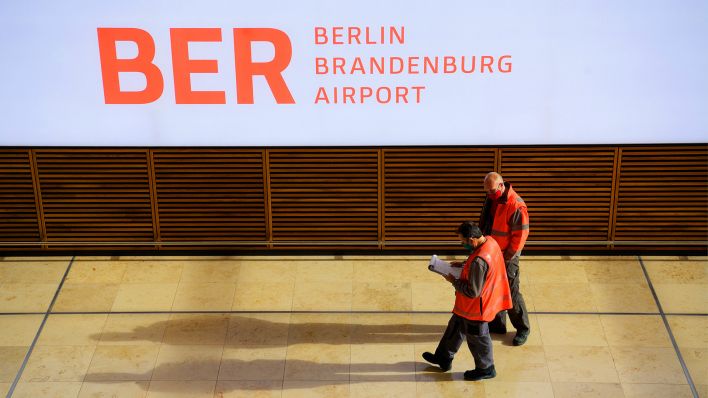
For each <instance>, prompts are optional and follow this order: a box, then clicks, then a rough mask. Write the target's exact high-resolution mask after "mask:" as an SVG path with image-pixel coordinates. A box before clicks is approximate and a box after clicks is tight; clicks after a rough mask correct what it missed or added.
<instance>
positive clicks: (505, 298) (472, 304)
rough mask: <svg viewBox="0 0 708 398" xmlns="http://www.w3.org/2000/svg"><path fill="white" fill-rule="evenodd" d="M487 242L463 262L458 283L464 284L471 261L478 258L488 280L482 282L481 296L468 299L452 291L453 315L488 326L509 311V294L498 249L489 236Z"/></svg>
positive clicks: (504, 270) (503, 265)
mask: <svg viewBox="0 0 708 398" xmlns="http://www.w3.org/2000/svg"><path fill="white" fill-rule="evenodd" d="M486 238H487V241H486V242H484V243H483V244H482V245H480V246H479V247H477V249H475V251H474V252H472V254H470V256H469V257H468V258H467V261H465V265H464V268H463V269H462V274H461V275H460V279H461V280H464V281H467V280H468V278H469V273H470V265H471V264H472V263H473V262H474V259H475V258H477V257H481V258H482V259H483V260H484V261H485V262H486V263H487V266H488V269H487V276H486V278H485V279H484V286H483V287H482V292H481V293H480V295H479V296H478V297H474V298H470V297H467V296H465V295H464V294H462V293H460V292H458V291H455V308H453V309H452V312H453V313H455V314H457V315H459V316H461V317H463V318H466V319H469V320H471V321H484V322H489V321H491V320H492V319H494V316H495V315H496V314H497V313H498V312H499V311H503V310H508V309H509V308H511V306H512V304H511V291H510V290H509V281H508V280H507V278H506V265H505V264H504V258H503V257H502V253H501V250H500V249H499V245H498V244H497V242H496V241H495V240H494V238H492V237H491V236H487V237H486Z"/></svg>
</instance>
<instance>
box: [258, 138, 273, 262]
mask: <svg viewBox="0 0 708 398" xmlns="http://www.w3.org/2000/svg"><path fill="white" fill-rule="evenodd" d="M261 160H262V164H263V199H264V200H263V206H265V217H266V239H267V240H268V249H272V248H273V216H272V214H271V212H272V209H273V207H272V206H271V200H270V198H271V195H270V151H269V150H268V149H264V150H263V151H262V155H261Z"/></svg>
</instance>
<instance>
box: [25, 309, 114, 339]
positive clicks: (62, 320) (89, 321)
mask: <svg viewBox="0 0 708 398" xmlns="http://www.w3.org/2000/svg"><path fill="white" fill-rule="evenodd" d="M106 318H108V315H105V314H104V315H83V314H82V315H50V316H49V317H48V318H47V322H46V323H45V324H44V328H43V329H42V334H41V335H40V336H39V340H38V341H37V344H38V345H94V344H97V343H98V340H99V338H100V336H101V331H102V330H103V326H104V325H105V323H106Z"/></svg>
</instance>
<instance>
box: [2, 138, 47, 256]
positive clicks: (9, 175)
mask: <svg viewBox="0 0 708 398" xmlns="http://www.w3.org/2000/svg"><path fill="white" fill-rule="evenodd" d="M0 220H1V221H0V242H39V241H41V237H40V232H39V222H38V220H37V204H36V203H35V195H34V187H33V184H32V169H31V162H30V151H29V150H28V149H0ZM2 247H3V246H0V249H2ZM5 248H15V249H19V248H31V246H22V245H16V246H5Z"/></svg>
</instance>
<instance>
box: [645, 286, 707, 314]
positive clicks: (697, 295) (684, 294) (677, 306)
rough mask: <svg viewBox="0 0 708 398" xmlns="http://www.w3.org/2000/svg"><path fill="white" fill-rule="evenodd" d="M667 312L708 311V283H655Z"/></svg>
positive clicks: (655, 288)
mask: <svg viewBox="0 0 708 398" xmlns="http://www.w3.org/2000/svg"><path fill="white" fill-rule="evenodd" d="M654 290H656V294H657V296H659V302H660V303H661V307H662V308H663V310H664V312H666V313H689V314H706V313H708V284H654Z"/></svg>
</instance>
